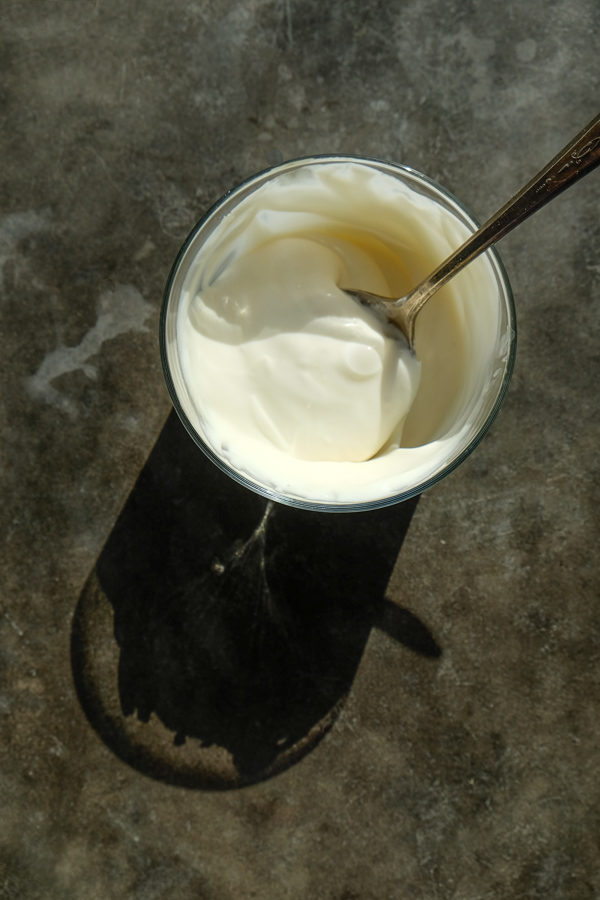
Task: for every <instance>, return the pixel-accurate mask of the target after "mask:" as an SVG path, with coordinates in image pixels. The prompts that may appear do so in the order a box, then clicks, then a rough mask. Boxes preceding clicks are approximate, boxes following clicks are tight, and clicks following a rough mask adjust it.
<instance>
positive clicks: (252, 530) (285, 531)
mask: <svg viewBox="0 0 600 900" xmlns="http://www.w3.org/2000/svg"><path fill="white" fill-rule="evenodd" d="M417 502H418V498H415V499H414V500H411V501H408V502H406V503H403V504H398V505H396V506H391V507H388V508H386V509H382V510H375V511H370V512H365V513H356V514H339V515H338V514H328V513H315V512H307V511H304V510H297V509H292V508H289V507H285V506H281V505H278V504H269V503H267V502H266V501H265V500H264V499H262V498H261V497H259V496H258V495H255V494H254V493H252V492H250V491H248V490H246V489H244V488H242V487H240V486H239V485H238V484H237V483H235V482H233V481H232V480H231V479H229V478H228V477H227V476H225V475H223V474H222V473H221V472H220V471H219V470H218V469H217V468H216V467H215V466H214V465H213V464H212V463H211V462H209V461H208V460H207V459H206V458H205V457H204V455H203V454H202V453H201V452H200V451H199V450H198V449H197V448H196V446H195V445H194V444H193V442H192V441H191V440H190V439H189V437H188V436H187V434H186V433H185V432H184V430H183V427H182V426H181V424H180V423H179V420H178V419H177V417H176V416H175V414H174V413H172V414H171V416H170V417H169V419H168V421H167V424H166V425H165V428H164V429H163V431H162V433H161V435H160V437H159V439H158V441H157V443H156V445H155V448H154V450H153V452H152V454H151V456H150V458H149V459H148V462H147V463H146V465H145V467H144V469H143V470H142V472H141V474H140V476H139V478H138V481H137V482H136V485H135V487H134V489H133V491H132V493H131V495H130V497H129V499H128V501H127V503H126V505H125V507H124V509H123V511H122V513H121V515H120V517H119V519H118V521H117V523H116V525H115V527H114V529H113V531H112V533H111V535H110V537H109V539H108V541H107V543H106V545H105V547H104V549H103V551H102V553H101V555H100V558H99V559H98V562H97V564H96V568H95V571H94V572H93V573H92V576H91V577H90V579H89V581H88V583H87V584H86V587H85V589H84V591H83V593H82V596H81V598H80V601H79V604H78V607H77V611H76V614H75V619H74V623H73V633H72V665H73V674H74V680H75V685H76V687H77V691H78V695H79V698H80V701H81V704H82V707H83V709H84V711H85V713H86V715H87V716H88V719H89V721H90V723H91V724H92V726H93V727H94V728H95V730H96V731H97V732H98V734H99V735H100V737H101V738H102V739H103V740H104V741H105V743H106V744H107V745H108V746H109V747H110V748H111V749H112V750H113V751H114V752H115V753H116V754H117V755H118V756H119V757H121V758H122V759H123V760H125V761H126V762H127V763H129V764H130V765H132V766H134V767H135V768H137V769H138V770H139V771H142V772H144V773H145V774H147V775H150V776H152V777H154V778H159V779H160V780H163V781H167V782H169V783H172V784H179V785H183V786H187V787H195V788H204V789H223V788H231V787H240V786H243V785H245V784H250V783H252V782H255V781H259V780H263V779H265V778H268V777H271V776H272V775H274V774H276V773H277V772H279V771H282V770H283V769H285V768H287V767H288V766H289V765H292V764H293V763H294V762H296V761H297V760H298V759H300V758H301V757H302V756H303V755H304V754H305V753H307V752H308V751H309V750H311V749H312V748H313V747H314V746H316V744H317V743H318V742H319V741H320V740H321V738H322V737H323V736H324V734H326V732H327V730H328V729H329V728H330V727H331V725H332V724H333V722H334V721H335V718H336V717H337V715H338V713H339V711H340V709H341V706H342V705H343V702H344V698H345V697H346V695H347V694H348V691H349V690H350V687H351V684H352V681H353V679H354V675H355V673H356V670H357V668H358V665H359V663H360V659H361V657H362V653H363V650H364V647H365V644H366V642H367V639H368V636H369V633H370V631H371V628H372V627H373V626H375V625H376V626H377V627H380V628H381V629H382V630H384V631H385V632H386V633H387V634H388V635H390V636H391V637H393V638H394V639H395V640H397V641H399V642H401V643H402V644H404V645H405V646H407V647H409V648H410V649H412V650H414V651H415V652H418V653H421V654H424V655H425V656H429V657H431V658H436V657H438V656H439V655H440V652H441V651H440V648H439V646H438V645H437V643H436V642H435V640H434V638H433V636H432V635H431V633H430V632H429V631H428V629H427V628H426V627H425V626H424V625H423V624H422V623H421V622H419V620H418V619H417V618H416V617H415V616H414V615H413V614H412V613H410V612H409V611H408V610H405V609H401V608H400V607H398V606H396V605H395V604H393V603H391V602H390V601H388V600H385V599H384V594H385V590H386V587H387V584H388V581H389V578H390V575H391V572H392V569H393V567H394V564H395V562H396V559H397V556H398V552H399V550H400V547H401V545H402V542H403V540H404V537H405V535H406V533H407V530H408V527H409V524H410V520H411V517H412V514H413V512H414V509H415V508H416V505H417Z"/></svg>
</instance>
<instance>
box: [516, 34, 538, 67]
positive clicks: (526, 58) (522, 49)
mask: <svg viewBox="0 0 600 900" xmlns="http://www.w3.org/2000/svg"><path fill="white" fill-rule="evenodd" d="M515 50H516V53H517V59H518V60H519V62H524V63H528V62H533V60H534V59H535V56H536V53H537V44H536V42H535V41H534V40H533V38H527V39H526V40H524V41H520V42H519V43H518V44H517V46H516V47H515Z"/></svg>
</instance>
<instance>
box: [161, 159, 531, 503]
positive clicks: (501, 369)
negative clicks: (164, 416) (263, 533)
mask: <svg viewBox="0 0 600 900" xmlns="http://www.w3.org/2000/svg"><path fill="white" fill-rule="evenodd" d="M328 163H351V164H352V163H360V164H361V165H364V166H368V167H371V168H372V169H374V170H376V171H378V172H381V173H383V174H385V175H389V176H392V177H393V178H394V179H397V180H398V181H400V182H402V184H403V185H404V186H406V187H407V188H408V189H410V191H411V192H415V193H416V194H418V195H421V197H423V198H425V199H427V200H430V201H433V202H434V203H436V204H438V205H439V206H440V207H441V209H442V210H443V211H444V213H445V214H446V213H447V214H449V215H450V216H452V217H453V218H454V219H455V220H457V222H459V223H461V224H462V226H464V228H466V229H467V231H468V232H473V231H476V230H477V228H478V223H477V222H476V221H475V219H474V218H473V217H472V215H471V214H470V212H469V211H468V210H467V209H466V208H465V207H464V206H463V205H462V203H460V201H459V200H457V199H456V198H455V197H454V196H453V195H452V194H451V193H449V192H448V191H447V190H445V189H444V188H443V187H441V186H440V185H438V184H437V183H436V182H435V181H433V180H432V179H430V178H428V177H427V176H425V175H422V174H420V173H419V172H416V171H415V170H413V169H410V168H407V167H405V166H400V165H397V164H395V163H389V162H383V161H381V160H376V159H369V158H365V157H352V156H335V155H331V156H329V155H327V156H314V157H306V158H302V159H296V160H290V161H288V162H285V163H283V164H281V165H279V166H275V167H273V168H269V169H266V170H265V171H263V172H259V173H258V174H257V175H254V176H252V177H251V178H249V179H247V180H246V181H244V182H242V183H241V184H240V185H238V186H237V187H235V188H234V189H233V190H231V191H229V192H228V193H227V194H225V195H224V196H223V197H222V198H221V199H220V200H219V201H218V202H217V203H216V204H215V205H214V206H213V207H212V208H211V209H210V210H209V211H208V212H207V213H206V214H205V215H204V216H203V217H202V219H200V221H199V222H198V224H197V225H196V226H195V227H194V228H193V230H192V231H191V233H190V235H189V236H188V238H187V239H186V241H185V243H184V244H183V246H182V248H181V250H180V251H179V254H178V255H177V258H176V260H175V263H174V265H173V267H172V269H171V272H170V275H169V278H168V280H167V284H166V287H165V292H164V298H163V305H162V310H161V317H160V351H161V358H162V364H163V369H164V375H165V379H166V383H167V387H168V390H169V393H170V395H171V399H172V401H173V405H174V407H175V410H176V412H177V414H178V416H179V418H180V419H181V421H182V423H183V425H184V426H185V428H186V430H187V431H188V433H189V434H190V436H191V437H192V439H193V440H194V441H195V442H196V444H197V445H198V447H199V448H200V449H201V450H202V451H203V452H204V453H205V454H206V455H207V456H208V457H209V458H210V459H211V460H212V462H214V464H215V465H216V466H218V467H219V468H220V469H221V470H222V471H223V472H225V473H226V474H227V475H229V476H230V477H231V478H233V479H234V480H235V481H237V482H238V483H239V484H241V485H243V486H244V487H247V488H248V489H250V490H252V491H255V492H256V493H258V494H261V495H262V496H264V497H266V498H268V499H270V500H275V501H276V502H279V503H284V504H287V505H289V506H294V507H298V508H303V509H311V510H318V511H322V512H356V511H360V510H369V509H376V508H379V507H383V506H389V505H391V504H394V503H399V502H401V501H403V500H407V499H409V498H410V497H413V496H415V495H417V494H420V493H422V492H423V491H425V490H427V489H428V488H430V487H432V486H433V485H434V484H437V482H438V481H440V480H441V479H442V478H444V477H445V476H446V475H448V474H449V473H450V472H452V471H453V470H454V469H455V468H456V467H457V466H459V465H460V464H461V463H462V462H463V461H464V460H465V459H466V458H467V456H469V454H470V453H472V451H473V450H474V449H475V447H476V446H477V445H478V444H479V442H480V441H481V440H482V438H483V436H484V435H485V433H486V432H487V430H488V429H489V427H490V425H491V424H492V422H493V420H494V418H495V417H496V415H497V413H498V411H499V409H500V407H501V405H502V401H503V399H504V397H505V395H506V391H507V389H508V385H509V382H510V378H511V375H512V371H513V368H514V361H515V352H516V318H515V308H514V301H513V296H512V291H511V288H510V284H509V281H508V277H507V275H506V272H505V270H504V267H503V265H502V263H501V261H500V257H499V256H498V253H497V252H496V250H495V249H494V248H492V249H490V250H488V251H487V252H486V254H485V255H484V256H485V258H486V259H487V263H488V269H489V279H490V281H489V289H490V291H492V292H495V294H497V298H498V302H497V314H498V323H497V338H496V340H495V346H494V347H493V352H492V353H491V354H490V357H489V359H488V360H487V362H486V365H487V367H488V369H489V373H488V377H487V378H486V379H484V381H485V382H486V383H485V384H483V381H482V385H483V386H482V387H481V389H477V391H476V392H475V393H474V394H473V397H472V400H471V402H470V407H469V412H468V416H467V417H466V419H465V422H464V423H463V427H462V428H461V430H460V440H458V441H455V442H453V443H452V447H451V450H450V451H449V452H448V455H447V456H446V457H444V459H443V460H441V462H440V464H439V466H437V468H436V469H435V471H432V472H426V473H425V474H423V471H422V469H421V470H419V469H417V470H416V472H415V476H414V478H413V479H411V480H410V483H406V484H404V485H403V486H402V489H400V490H396V491H391V492H388V491H385V490H384V491H383V492H381V491H380V492H378V491H377V490H375V492H374V494H373V496H370V497H369V498H368V499H365V500H361V501H360V502H354V501H350V502H348V501H345V500H343V499H342V500H339V501H337V500H336V501H331V500H329V499H322V498H319V497H311V496H295V495H292V494H291V493H284V492H282V491H279V490H277V489H275V488H273V486H272V485H269V484H267V483H265V482H262V481H261V480H259V479H258V478H254V477H250V476H249V475H248V474H247V473H246V472H244V471H240V470H238V469H237V468H235V467H234V466H232V465H231V464H230V463H229V461H228V460H227V459H225V458H224V457H223V455H222V453H221V452H220V451H219V449H218V448H216V447H215V446H214V445H213V444H212V443H211V442H210V440H209V439H208V438H207V435H206V433H205V431H204V429H203V426H202V422H201V419H200V417H199V415H198V412H197V408H196V406H195V404H194V401H193V398H192V397H191V396H190V392H189V390H188V386H187V383H186V381H185V378H184V374H183V371H182V364H181V359H180V354H179V349H178V338H177V319H178V313H179V308H180V302H181V298H182V289H183V286H184V282H185V279H186V275H187V274H188V272H189V270H190V266H191V264H192V263H193V262H194V260H195V259H196V257H197V256H198V254H200V253H202V250H203V247H204V246H205V244H206V241H207V240H208V239H209V238H210V237H211V235H212V234H213V232H214V231H215V229H217V228H218V227H219V225H220V224H221V223H222V222H223V220H224V218H225V217H226V216H235V210H236V207H237V206H238V205H239V204H240V203H241V202H242V201H243V200H244V199H245V198H246V197H248V196H249V195H250V194H251V193H253V192H254V191H256V190H257V189H258V188H260V187H261V186H262V185H264V184H265V183H266V182H269V181H271V180H273V179H276V178H279V177H280V176H281V175H283V174H286V173H290V172H293V171H294V170H296V169H300V168H302V167H305V166H311V165H324V164H325V165H326V164H328ZM475 264H476V263H473V264H472V265H475ZM425 274H427V273H424V275H425ZM458 277H460V276H458ZM358 465H361V464H360V463H358Z"/></svg>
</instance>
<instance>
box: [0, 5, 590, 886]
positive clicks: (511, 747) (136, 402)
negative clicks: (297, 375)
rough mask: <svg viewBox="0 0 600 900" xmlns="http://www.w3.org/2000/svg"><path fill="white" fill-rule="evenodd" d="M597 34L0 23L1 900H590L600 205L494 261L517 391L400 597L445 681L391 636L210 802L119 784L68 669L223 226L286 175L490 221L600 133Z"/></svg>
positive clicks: (532, 224) (173, 13)
mask: <svg viewBox="0 0 600 900" xmlns="http://www.w3.org/2000/svg"><path fill="white" fill-rule="evenodd" d="M599 33H600V6H599V5H598V3H597V2H596V0H529V2H527V3H523V2H518V0H505V2H501V0H490V2H483V0H456V2H455V0H405V2H400V0H389V2H385V3H384V2H383V0H371V2H358V0H356V2H354V0H332V2H330V3H328V4H323V3H321V2H317V0H198V2H192V0H172V2H170V3H169V4H166V3H162V2H158V0H145V2H143V0H126V2H117V0H21V2H19V0H2V2H1V3H0V72H1V75H0V121H1V123H2V128H1V129H0V161H1V165H0V317H1V328H0V379H1V388H0V402H1V404H2V414H1V416H0V423H1V424H0V428H1V440H0V462H1V473H0V477H1V485H0V497H1V505H0V516H1V531H0V533H1V535H2V547H3V550H2V565H1V572H0V578H1V582H0V654H1V655H0V806H1V815H0V897H1V898H3V900H4V898H7V900H17V898H18V900H34V898H35V900H38V898H40V900H41V898H44V900H49V898H52V900H53V898H57V900H58V898H61V900H71V898H86V900H96V898H98V900H104V898H107V897H111V898H127V900H129V898H136V900H138V898H139V900H158V898H163V897H170V898H173V900H192V898H194V900H198V898H206V900H233V898H235V900H245V898H251V897H259V898H282V897H288V898H291V900H301V898H307V897H310V898H316V900H384V898H386V900H396V898H402V900H411V898H415V900H416V898H418V900H430V898H435V900H484V898H485V900H488V898H490V900H491V898H494V900H504V898H506V900H509V898H511V900H519V898H528V900H533V898H540V900H541V898H544V900H546V898H548V897H552V898H553V900H587V898H589V900H592V898H597V897H599V896H600V786H599V785H600V780H599V779H598V768H599V764H600V742H599V736H600V726H599V725H598V719H599V714H600V675H599V668H598V665H599V660H600V616H599V609H598V606H599V590H598V589H599V585H600V577H599V561H600V559H599V556H600V551H599V549H598V548H599V530H600V529H599V519H598V508H599V500H600V496H599V493H600V491H599V477H598V446H599V442H600V434H599V424H598V422H599V412H600V411H599V392H598V380H599V377H600V349H599V348H600V329H599V322H600V313H599V311H598V302H599V300H600V222H599V216H598V210H599V208H600V174H598V173H595V174H592V175H591V176H589V178H588V179H587V180H585V181H584V182H582V183H581V184H579V185H577V186H576V187H574V188H573V189H572V190H571V191H569V192H568V193H567V194H566V195H564V196H563V197H562V198H560V199H559V200H557V201H556V202H555V203H554V204H552V205H550V206H549V207H547V208H546V209H545V210H543V211H542V212H541V213H539V214H538V215H537V216H535V217H534V218H533V219H531V220H530V221H529V222H527V223H526V224H524V225H523V226H522V227H521V228H520V229H519V230H518V232H517V233H515V234H513V235H511V236H509V237H508V238H507V239H505V240H504V242H503V244H502V245H501V248H500V249H501V253H502V256H503V259H504V261H505V264H506V266H507V269H508V272H509V276H510V278H511V281H512V284H513V288H514V293H515V298H516V303H517V310H518V315H519V328H520V330H519V351H518V359H517V368H516V372H515V376H514V380H513V384H512V387H511V390H510V393H509V396H508V399H507V402H506V404H505V407H504V410H503V412H502V413H501V415H500V417H499V419H498V420H497V422H496V424H495V426H494V428H493V430H492V432H491V433H490V434H489V435H488V437H487V438H486V440H485V441H484V443H483V444H482V446H481V447H480V448H479V449H478V451H477V452H476V453H475V454H474V456H473V457H471V458H470V460H469V461H468V462H467V463H466V464H465V465H464V466H463V467H462V468H461V469H460V470H458V471H457V472H456V473H454V474H453V475H452V476H451V477H449V478H448V479H447V480H446V481H445V482H443V483H442V484H441V485H440V486H438V487H436V488H435V489H433V490H432V491H431V492H430V493H428V494H427V495H425V496H424V497H423V498H422V499H421V501H420V503H419V505H418V507H417V510H416V513H415V516H414V518H413V521H412V524H411V527H410V530H409V532H408V536H407V538H406V541H405V543H404V546H403V548H402V550H401V553H400V555H399V557H398V560H397V563H396V566H395V569H394V572H393V575H392V578H391V581H390V585H389V587H388V592H387V595H388V597H389V598H390V599H392V600H393V601H394V602H396V603H398V604H400V605H401V606H402V607H404V608H406V609H408V610H410V611H411V612H412V613H413V614H414V615H415V616H416V617H417V618H418V619H419V620H420V621H421V622H422V623H423V624H424V625H425V626H426V628H427V629H429V631H430V632H431V634H432V635H433V636H434V638H435V640H436V642H437V644H438V645H439V647H440V648H441V651H442V652H441V656H440V657H439V658H427V657H425V656H422V655H418V654H416V653H414V652H412V651H411V650H409V649H408V648H407V647H405V646H402V644H400V643H398V642H394V641H393V640H392V639H391V638H390V637H389V636H387V635H385V634H383V633H382V632H380V631H373V632H372V635H371V638H370V640H369V643H368V644H367V647H366V650H365V653H364V655H363V658H362V662H361V665H360V667H359V669H358V672H357V675H356V678H355V681H354V685H353V689H352V692H351V695H350V697H349V700H348V703H347V705H346V707H345V709H344V711H343V713H342V715H341V717H340V719H339V721H338V722H337V724H336V725H335V726H334V728H333V730H332V731H331V732H330V734H329V735H328V737H327V738H326V739H325V740H324V742H323V743H321V744H320V745H319V746H318V747H317V748H316V749H315V750H314V751H313V752H312V753H310V754H309V755H308V756H307V757H305V759H303V760H302V761H301V762H299V763H298V764H297V765H295V766H293V767H291V768H289V769H288V770H287V771H286V772H284V773H283V774H281V775H278V776H276V777H275V778H273V779H272V780H269V781H266V782H263V783H260V784H257V785H255V786H253V787H249V788H244V789H242V790H239V791H230V792H226V793H210V792H202V791H194V790H186V789H183V788H178V787H172V786H169V785H167V784H164V783H162V782H161V781H159V780H155V779H152V778H148V777H146V776H145V775H142V774H140V773H139V772H138V771H136V770H135V768H132V767H129V766H128V765H126V764H125V763H124V762H122V761H120V760H119V759H118V758H117V757H116V756H114V755H113V754H112V752H111V751H110V750H109V749H108V748H107V746H106V745H105V744H104V743H103V742H102V741H101V740H100V738H99V736H98V734H97V733H96V732H95V731H94V730H93V729H92V728H91V727H90V725H89V723H88V720H87V719H86V717H85V716H84V714H83V712H82V710H81V707H80V705H79V702H78V699H77V696H76V693H75V689H74V687H73V681H72V674H71V663H70V653H69V646H70V640H71V622H72V618H73V614H74V610H75V607H76V605H77V600H78V597H79V595H80V593H81V590H82V588H83V585H84V583H85V581H86V579H87V577H88V574H89V573H90V571H91V570H92V568H93V566H94V564H95V561H96V559H97V557H98V554H99V552H100V550H101V548H102V546H103V544H104V542H105V540H106V539H107V537H108V535H109V533H110V531H111V528H112V526H113V524H114V522H115V519H116V516H117V514H118V512H119V509H120V508H121V507H122V505H123V503H124V501H125V499H126V497H127V495H128V492H129V491H130V490H131V488H132V486H133V484H134V483H135V481H136V478H137V475H138V472H139V470H140V468H141V466H142V465H143V463H144V461H145V459H146V458H147V456H148V454H149V452H150V450H151V448H152V445H153V443H154V441H155V439H156V437H157V436H158V434H159V432H160V429H161V426H162V424H163V422H164V420H165V418H166V415H167V413H168V411H169V408H170V404H169V400H168V397H167V394H166V390H165V388H164V386H163V379H162V374H161V370H160V363H159V359H158V342H157V324H158V309H159V304H160V298H161V292H162V287H163V284H164V282H165V279H166V276H167V273H168V270H169V267H170V265H171V262H172V260H173V258H174V255H175V253H176V251H177V249H178V246H179V244H180V243H181V240H182V238H183V237H184V236H185V235H186V233H187V231H188V230H189V229H190V227H191V226H192V225H193V223H194V222H195V220H196V219H197V218H198V217H199V215H200V214H201V213H202V212H203V211H204V209H205V208H206V207H207V206H208V205H209V204H210V203H212V202H213V201H214V200H215V199H217V198H218V197H219V196H220V194H221V193H222V192H223V191H224V190H226V189H228V188H229V187H231V186H233V184H234V183H235V182H237V181H238V180H240V179H241V178H242V177H244V176H247V175H249V174H251V173H253V172H254V171H257V170H258V169H261V168H264V166H265V164H266V154H267V153H268V152H269V151H270V150H273V149H275V148H276V149H279V150H280V151H281V152H282V153H283V155H284V157H286V158H291V157H294V156H301V155H305V154H311V153H322V152H330V151H331V152H339V153H353V154H365V155H370V156H377V157H382V158H389V159H392V160H395V161H397V162H401V163H405V164H408V165H412V166H414V167H415V168H418V169H420V170H422V171H424V172H426V173H427V174H429V175H430V176H432V177H434V178H436V179H438V180H440V181H441V182H442V183H443V184H444V185H445V186H446V187H448V188H449V189H450V190H452V191H453V192H454V193H456V194H457V195H458V196H459V197H460V198H461V199H462V200H463V201H464V202H465V203H466V204H467V206H469V207H470V208H471V209H472V210H473V212H474V214H475V215H476V216H478V217H479V218H480V219H483V218H485V217H487V216H488V215H489V214H491V213H492V212H493V211H494V210H495V209H496V208H497V206H499V205H500V204H501V203H502V202H504V200H505V199H506V198H507V197H508V196H509V195H510V193H511V192H513V191H514V190H516V189H517V188H519V187H520V186H521V184H522V183H523V182H524V181H525V180H526V179H527V178H529V177H530V176H531V175H532V174H533V173H534V172H535V171H537V169H538V168H540V167H541V165H542V164H543V163H545V162H546V161H547V160H548V159H549V158H550V157H551V156H552V155H553V154H554V153H555V152H557V151H558V150H559V149H560V147H561V146H562V145H563V144H564V143H566V141H567V140H568V139H569V138H570V137H571V136H572V135H573V134H574V133H575V132H576V131H578V130H579V129H580V128H581V127H583V125H585V124H586V122H587V121H588V120H590V119H591V118H592V117H593V116H594V115H596V114H597V113H598V86H599V71H600V64H599V62H598V35H599ZM567 311H572V313H573V319H572V321H570V322H569V321H568V319H567Z"/></svg>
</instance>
